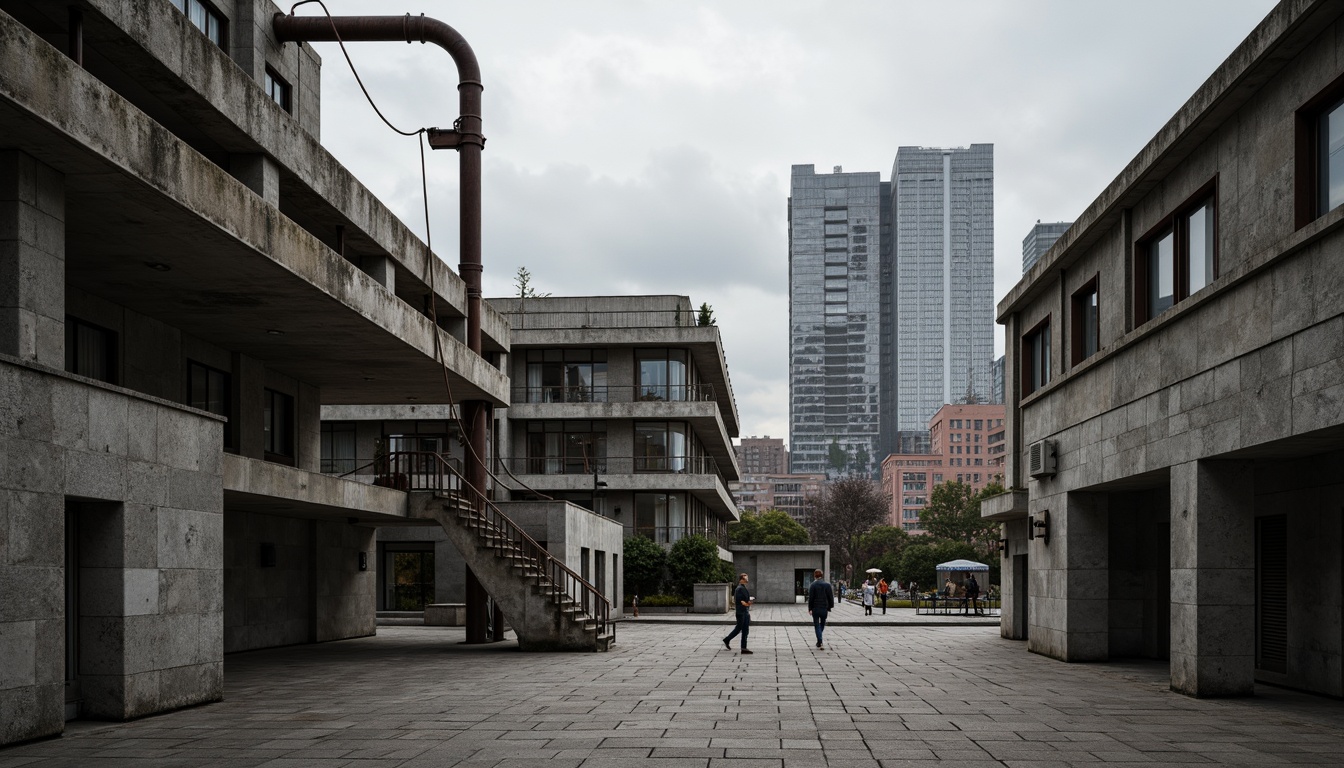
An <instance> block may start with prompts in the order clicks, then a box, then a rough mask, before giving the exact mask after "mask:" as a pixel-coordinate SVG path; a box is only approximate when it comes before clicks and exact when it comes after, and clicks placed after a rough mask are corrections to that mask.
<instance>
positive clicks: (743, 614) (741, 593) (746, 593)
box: [723, 573, 751, 656]
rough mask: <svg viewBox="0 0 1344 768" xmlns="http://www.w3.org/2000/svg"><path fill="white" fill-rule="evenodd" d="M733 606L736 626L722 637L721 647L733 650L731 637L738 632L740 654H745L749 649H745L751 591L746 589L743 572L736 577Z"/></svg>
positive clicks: (749, 629)
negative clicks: (740, 644) (740, 646)
mask: <svg viewBox="0 0 1344 768" xmlns="http://www.w3.org/2000/svg"><path fill="white" fill-rule="evenodd" d="M733 607H734V608H736V609H737V612H736V616H737V626H736V627H733V631H732V632H729V633H728V636H727V637H725V638H723V647H724V648H727V649H728V650H730V651H731V650H733V645H732V639H733V638H734V637H737V636H738V635H739V634H740V635H742V654H743V655H744V656H745V655H746V654H748V653H751V651H749V650H747V634H748V633H750V632H751V591H750V590H748V589H747V574H745V573H743V574H740V575H739V576H738V577H737V589H735V590H733Z"/></svg>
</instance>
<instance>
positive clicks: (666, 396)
mask: <svg viewBox="0 0 1344 768" xmlns="http://www.w3.org/2000/svg"><path fill="white" fill-rule="evenodd" d="M511 394H512V402H513V404H514V405H528V404H530V405H536V404H551V403H643V402H654V403H658V402H663V403H706V402H713V401H714V400H716V399H717V394H716V391H715V389H714V385H713V384H708V383H706V384H647V385H627V384H621V385H617V384H546V385H539V386H526V385H519V386H516V387H513V389H512V393H511Z"/></svg>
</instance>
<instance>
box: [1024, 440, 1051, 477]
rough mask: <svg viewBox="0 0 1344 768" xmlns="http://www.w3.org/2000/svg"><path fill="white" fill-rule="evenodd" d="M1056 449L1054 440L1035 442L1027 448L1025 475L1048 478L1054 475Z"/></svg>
mask: <svg viewBox="0 0 1344 768" xmlns="http://www.w3.org/2000/svg"><path fill="white" fill-rule="evenodd" d="M1056 451H1057V447H1056V445H1055V441H1054V440H1037V441H1036V442H1034V443H1032V444H1031V445H1029V446H1027V474H1029V475H1031V476H1032V477H1050V476H1051V475H1053V474H1055V467H1056V464H1057V457H1056Z"/></svg>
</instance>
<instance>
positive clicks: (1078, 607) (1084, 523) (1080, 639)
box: [1050, 493, 1111, 661]
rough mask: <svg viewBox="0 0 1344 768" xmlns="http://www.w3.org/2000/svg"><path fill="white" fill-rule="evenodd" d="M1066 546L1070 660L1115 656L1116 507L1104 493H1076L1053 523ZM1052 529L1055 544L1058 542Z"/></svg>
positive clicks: (1066, 591)
mask: <svg viewBox="0 0 1344 768" xmlns="http://www.w3.org/2000/svg"><path fill="white" fill-rule="evenodd" d="M1060 522H1062V523H1063V525H1062V526H1060V530H1059V536H1060V539H1061V543H1062V544H1063V545H1064V551H1065V560H1066V562H1067V565H1066V566H1065V571H1064V578H1065V582H1066V584H1065V606H1066V607H1065V617H1064V628H1065V632H1066V633H1067V636H1068V645H1067V650H1066V651H1065V654H1064V659H1065V661H1105V660H1106V659H1109V658H1110V573H1111V570H1110V506H1109V497H1108V496H1107V495H1106V494H1104V493H1070V494H1068V495H1067V497H1066V502H1065V509H1064V510H1063V514H1062V515H1060V516H1059V517H1058V518H1052V520H1051V524H1052V526H1053V525H1058V524H1059V523H1060ZM1053 537H1054V532H1053V531H1052V532H1051V542H1050V543H1051V544H1054V538H1053Z"/></svg>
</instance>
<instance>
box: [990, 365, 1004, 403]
mask: <svg viewBox="0 0 1344 768" xmlns="http://www.w3.org/2000/svg"><path fill="white" fill-rule="evenodd" d="M1003 361H1004V356H1003V355H999V356H998V357H996V358H994V364H993V367H992V371H993V372H992V373H991V374H990V378H991V379H992V380H993V384H992V387H993V393H992V394H991V395H990V399H989V401H990V402H991V403H1002V402H1003Z"/></svg>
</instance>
